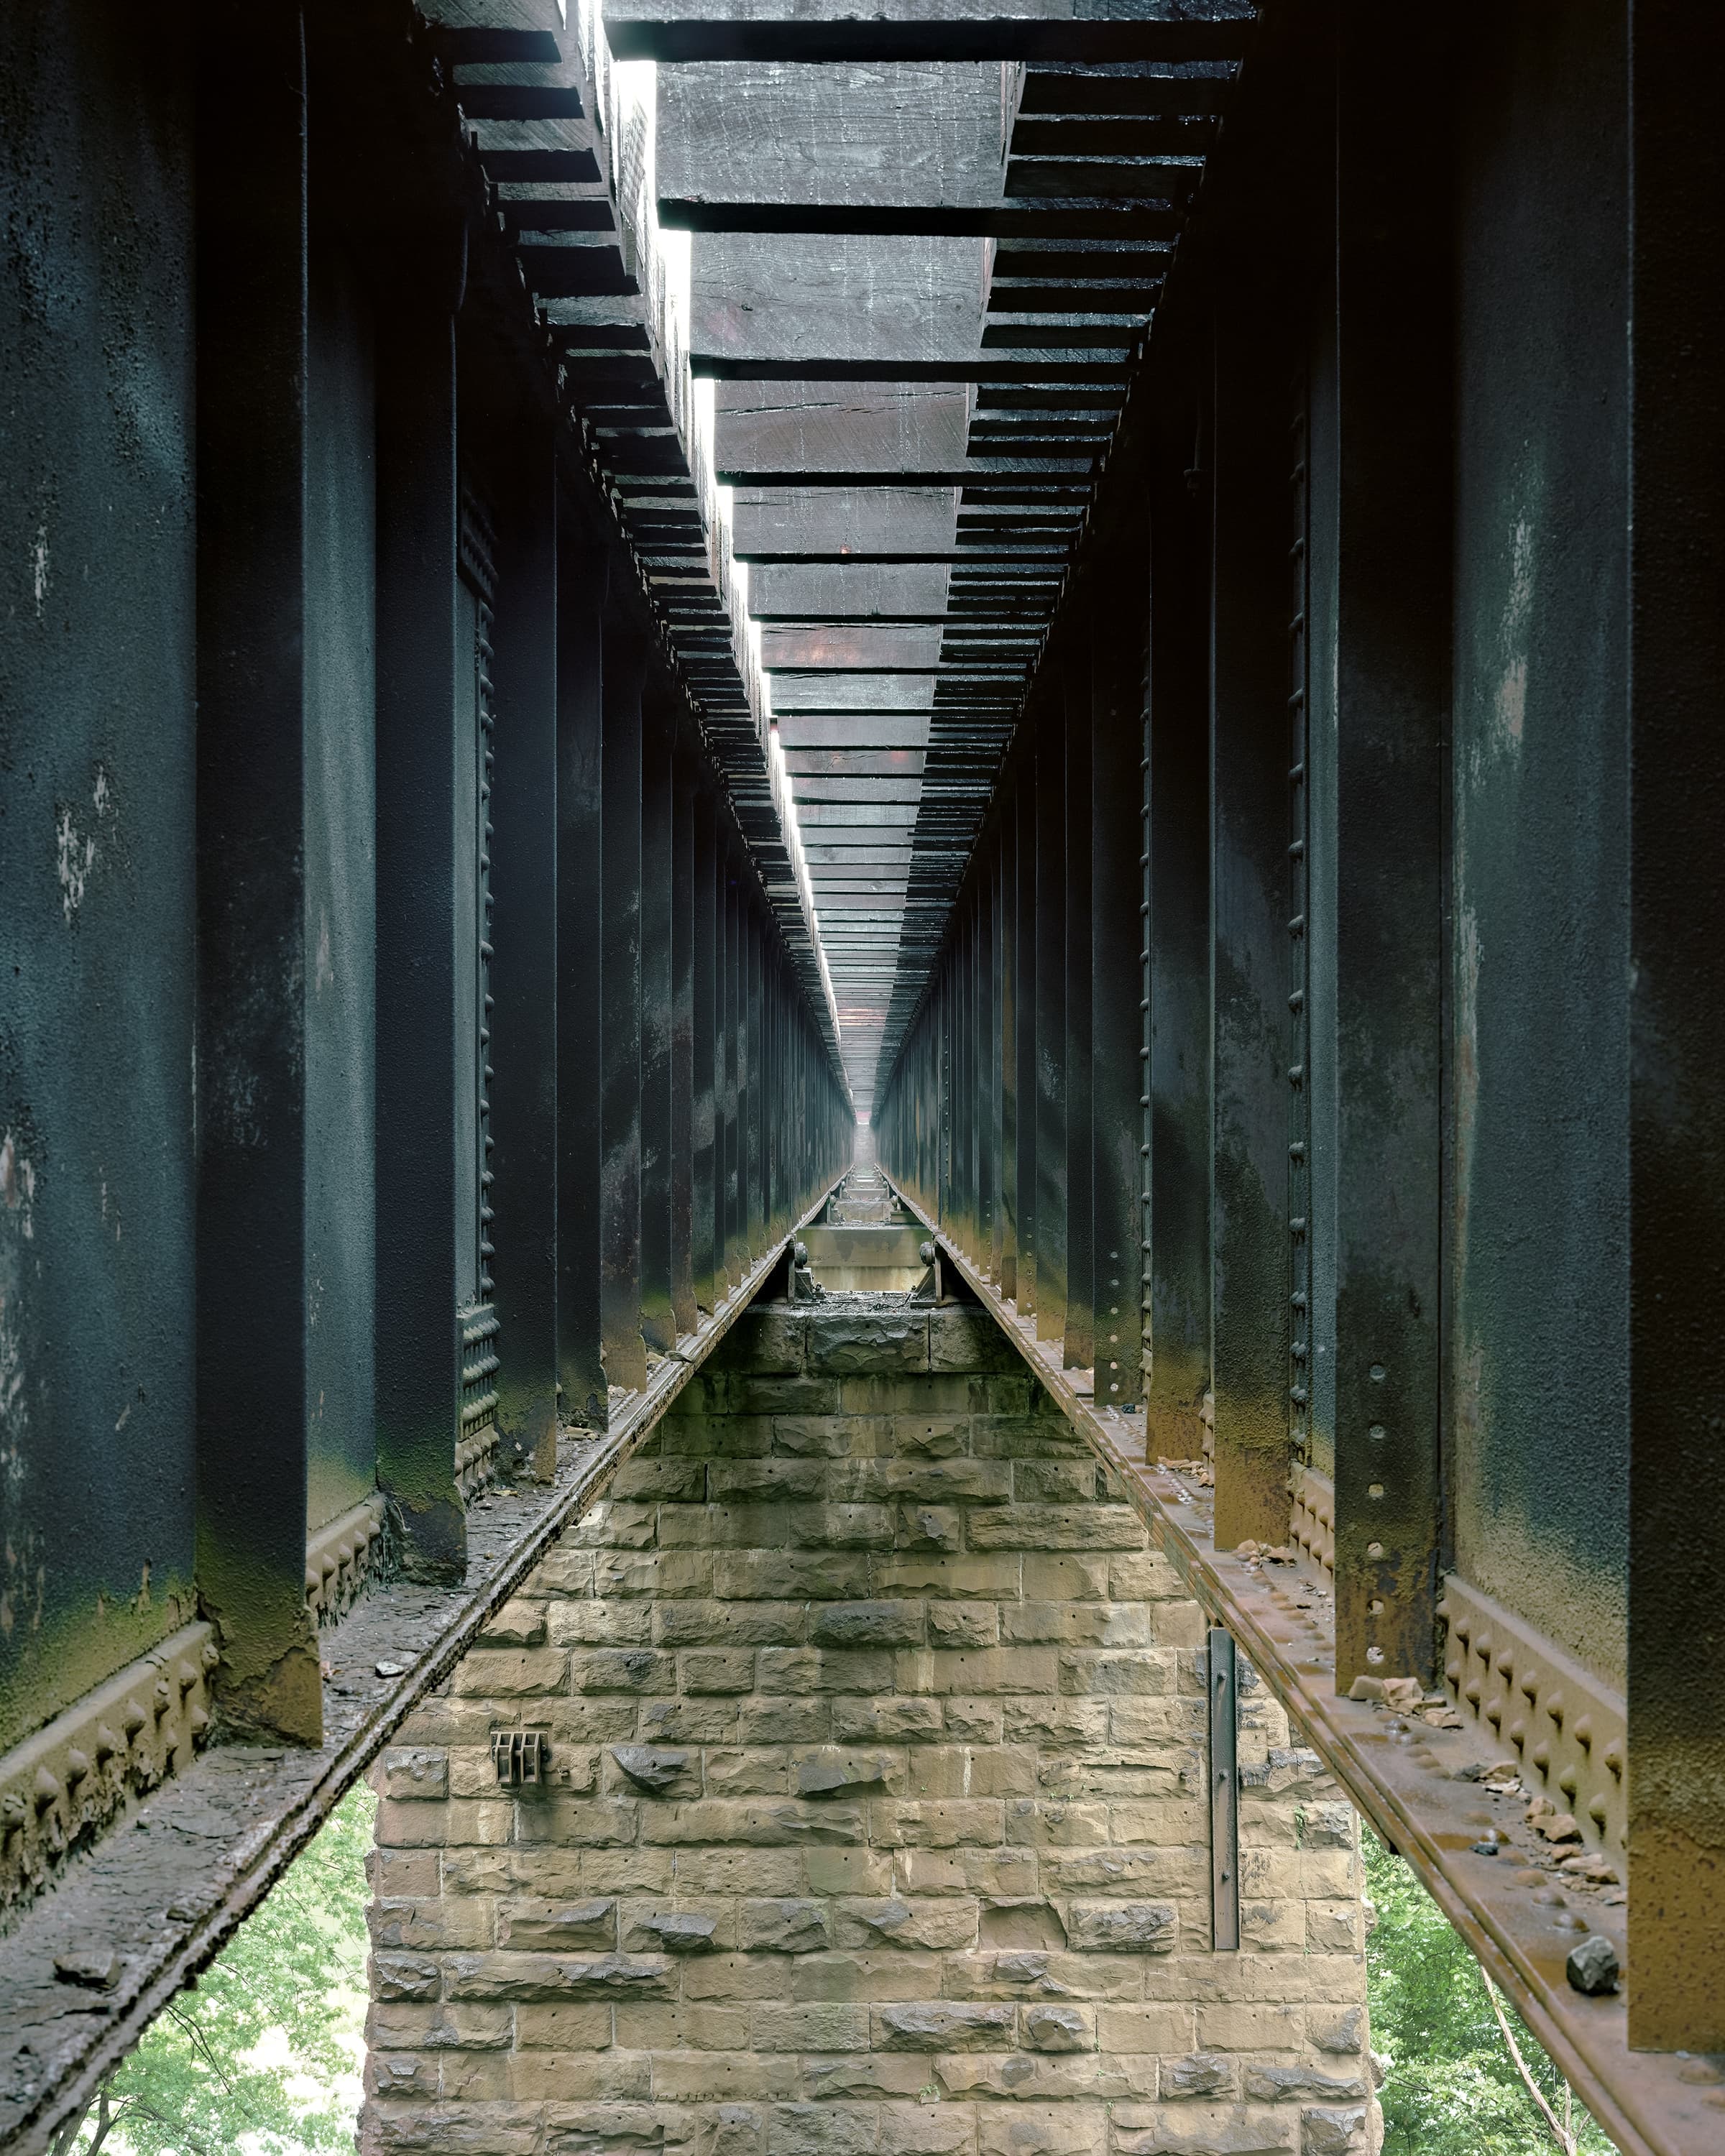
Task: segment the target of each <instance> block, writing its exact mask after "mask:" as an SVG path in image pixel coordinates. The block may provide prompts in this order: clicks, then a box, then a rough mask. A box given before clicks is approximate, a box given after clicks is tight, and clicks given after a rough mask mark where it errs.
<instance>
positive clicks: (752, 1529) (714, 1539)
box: [659, 1501, 801, 1550]
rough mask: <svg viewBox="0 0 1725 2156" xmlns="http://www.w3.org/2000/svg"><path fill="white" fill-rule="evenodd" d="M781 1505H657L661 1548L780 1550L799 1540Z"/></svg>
mask: <svg viewBox="0 0 1725 2156" xmlns="http://www.w3.org/2000/svg"><path fill="white" fill-rule="evenodd" d="M790 1514H791V1507H790V1505H789V1503H788V1502H785V1503H783V1504H773V1503H766V1504H752V1503H749V1502H747V1501H742V1502H739V1503H737V1504H726V1505H661V1506H660V1508H659V1545H660V1548H661V1549H667V1550H671V1549H714V1550H718V1549H784V1548H793V1547H795V1546H796V1545H798V1543H800V1540H801V1537H798V1536H796V1535H793V1533H792V1532H791V1524H790Z"/></svg>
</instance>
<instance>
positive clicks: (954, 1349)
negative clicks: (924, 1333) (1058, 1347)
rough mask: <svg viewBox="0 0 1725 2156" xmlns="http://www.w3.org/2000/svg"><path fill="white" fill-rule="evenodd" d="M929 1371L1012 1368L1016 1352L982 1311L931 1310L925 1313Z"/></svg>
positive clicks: (1015, 1367) (1017, 1365)
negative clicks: (926, 1315) (926, 1316)
mask: <svg viewBox="0 0 1725 2156" xmlns="http://www.w3.org/2000/svg"><path fill="white" fill-rule="evenodd" d="M928 1366H929V1368H931V1369H932V1370H937V1371H939V1370H1013V1371H1016V1370H1018V1369H1019V1368H1022V1367H1023V1366H1022V1364H1021V1363H1020V1360H1019V1352H1018V1350H1017V1349H1016V1348H1015V1347H1014V1346H1013V1344H1012V1342H1010V1341H1009V1339H1008V1338H1007V1337H1006V1335H1005V1334H1004V1332H1002V1331H1001V1330H1000V1327H999V1325H998V1324H997V1323H996V1322H995V1321H994V1320H993V1318H992V1317H990V1316H989V1315H988V1312H987V1311H985V1310H964V1309H945V1310H932V1311H931V1312H929V1314H928Z"/></svg>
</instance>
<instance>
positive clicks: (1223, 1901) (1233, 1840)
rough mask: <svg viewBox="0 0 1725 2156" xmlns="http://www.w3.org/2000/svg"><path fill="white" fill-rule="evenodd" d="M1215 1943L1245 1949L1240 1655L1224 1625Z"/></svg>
mask: <svg viewBox="0 0 1725 2156" xmlns="http://www.w3.org/2000/svg"><path fill="white" fill-rule="evenodd" d="M1209 1694H1210V1743H1209V1783H1210V1786H1209V1799H1210V1944H1211V1946H1212V1947H1213V1948H1214V1951H1215V1952H1216V1953H1238V1952H1239V1950H1240V1732H1239V1722H1238V1715H1239V1706H1240V1658H1239V1655H1238V1653H1237V1652H1236V1650H1235V1645H1234V1635H1233V1634H1232V1633H1231V1632H1229V1631H1225V1630H1224V1629H1223V1628H1222V1627H1221V1626H1220V1625H1212V1626H1211V1628H1210V1637H1209Z"/></svg>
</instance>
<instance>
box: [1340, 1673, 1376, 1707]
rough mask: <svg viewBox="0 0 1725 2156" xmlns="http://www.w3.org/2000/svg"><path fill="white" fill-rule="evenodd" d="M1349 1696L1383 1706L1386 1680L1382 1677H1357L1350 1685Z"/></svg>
mask: <svg viewBox="0 0 1725 2156" xmlns="http://www.w3.org/2000/svg"><path fill="white" fill-rule="evenodd" d="M1348 1697H1349V1698H1350V1699H1360V1700H1365V1701H1367V1702H1370V1703H1371V1704H1373V1705H1374V1706H1378V1707H1381V1706H1382V1705H1383V1703H1384V1680H1383V1678H1382V1677H1366V1676H1359V1677H1356V1678H1355V1679H1354V1681H1353V1683H1352V1684H1351V1685H1350V1686H1348Z"/></svg>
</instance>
